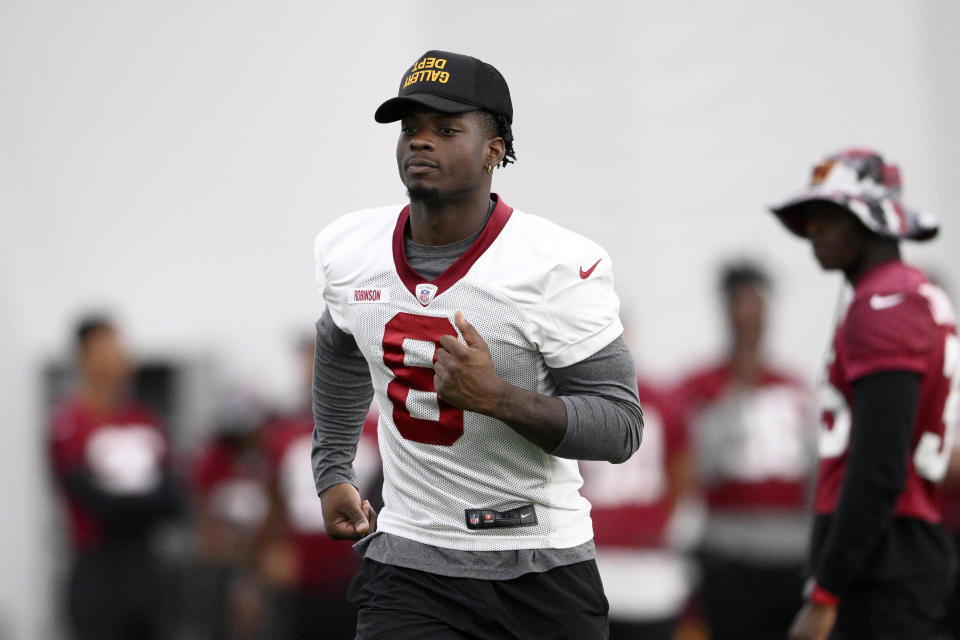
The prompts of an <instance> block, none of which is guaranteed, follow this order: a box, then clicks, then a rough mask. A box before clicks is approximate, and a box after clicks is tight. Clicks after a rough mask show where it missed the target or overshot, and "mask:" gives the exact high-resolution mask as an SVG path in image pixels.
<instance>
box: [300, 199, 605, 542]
mask: <svg viewBox="0 0 960 640" xmlns="http://www.w3.org/2000/svg"><path fill="white" fill-rule="evenodd" d="M408 219H409V208H408V207H403V206H400V205H398V206H393V207H383V208H377V209H368V210H364V211H358V212H355V213H351V214H348V215H346V216H344V217H342V218H340V219H338V220H336V221H335V222H333V223H332V224H331V225H329V226H328V227H327V228H326V229H324V230H323V231H322V232H321V233H320V234H319V235H318V236H317V240H316V246H315V256H316V261H317V279H318V282H319V283H320V289H321V291H322V294H323V298H324V300H325V302H326V304H327V308H328V310H329V312H330V315H331V317H332V318H333V321H334V322H335V323H336V325H337V326H338V327H339V328H340V329H341V330H343V331H345V332H346V333H349V334H351V335H353V337H354V338H355V340H356V342H357V345H358V347H359V349H360V351H361V352H362V353H363V355H364V357H365V358H366V360H367V363H368V364H369V366H370V373H371V377H372V381H373V388H374V393H375V399H376V402H377V405H378V407H379V410H380V422H379V426H378V430H379V440H380V452H381V458H382V460H383V471H384V487H383V498H384V507H383V510H382V511H381V513H380V514H379V517H378V520H377V525H378V529H379V530H381V531H385V532H388V533H391V534H395V535H398V536H402V537H404V538H409V539H412V540H416V541H418V542H421V543H425V544H430V545H434V546H438V547H445V548H450V549H461V550H474V551H493V550H512V549H540V548H558V549H559V548H568V547H573V546H577V545H580V544H583V543H584V542H587V541H588V540H590V539H591V537H592V535H593V531H592V525H591V522H590V515H589V512H590V504H589V503H588V502H587V500H586V499H585V498H583V497H581V496H580V493H579V488H580V485H581V484H582V480H581V478H580V474H579V471H578V469H577V462H576V461H575V460H567V459H563V458H558V457H555V456H552V455H550V454H548V453H545V452H544V451H542V450H541V449H540V448H538V447H537V446H536V445H534V444H532V443H531V442H529V441H528V440H526V439H525V438H523V437H522V436H520V435H519V434H517V433H516V432H515V431H514V430H513V429H511V428H510V427H508V426H507V425H506V424H504V423H503V422H501V421H499V420H495V419H493V418H490V417H487V416H483V415H480V414H477V413H473V412H470V411H462V410H460V409H458V408H456V407H453V406H452V405H450V404H447V403H446V402H444V401H443V400H441V399H440V398H439V397H438V395H437V393H436V390H435V388H434V384H433V377H434V371H433V363H434V358H435V354H436V350H437V348H438V347H439V339H440V337H441V336H443V335H452V336H457V337H458V338H460V339H461V340H463V338H462V336H460V334H459V332H458V331H457V329H456V328H455V327H454V324H453V318H454V314H455V313H456V312H457V311H458V310H459V311H462V312H463V314H464V317H465V318H466V319H467V321H468V322H470V323H471V324H472V325H473V326H474V327H476V329H477V331H478V332H479V333H480V335H481V336H483V338H484V340H485V341H486V342H487V345H489V347H490V352H491V355H492V357H493V364H494V367H495V369H496V372H497V374H498V375H499V376H500V377H501V378H502V379H503V380H505V381H506V382H509V383H511V384H514V385H516V386H519V387H523V388H525V389H530V390H533V391H537V392H539V393H543V394H547V395H551V394H553V393H554V392H555V387H554V384H553V382H552V380H551V378H550V376H549V374H548V369H547V368H548V367H551V368H560V367H566V366H569V365H571V364H574V363H576V362H579V361H581V360H583V359H584V358H587V357H589V356H591V355H593V354H594V353H596V352H597V351H599V350H600V349H602V348H603V347H605V346H607V345H608V344H610V343H611V342H612V341H613V340H615V339H616V338H617V337H618V336H620V335H621V333H622V332H623V327H622V326H621V324H620V319H619V316H618V311H619V300H618V298H617V296H616V294H615V293H614V290H613V272H612V270H611V264H610V257H609V256H608V255H607V253H606V252H605V251H604V250H603V249H601V248H600V247H599V246H598V245H597V244H595V243H593V242H591V241H589V240H587V239H586V238H583V237H582V236H579V235H577V234H575V233H573V232H571V231H568V230H566V229H563V228H561V227H559V226H557V225H555V224H553V223H551V222H549V221H547V220H544V219H543V218H539V217H537V216H533V215H529V214H526V213H523V212H521V211H518V210H514V209H511V208H510V207H508V206H507V205H506V204H505V203H504V202H503V201H502V200H500V199H497V205H496V207H495V208H494V211H493V213H492V214H491V216H490V219H489V221H488V223H487V225H486V227H485V228H484V231H483V232H482V233H481V235H480V236H479V238H478V239H477V240H476V241H475V242H474V243H473V245H471V246H470V248H469V249H468V250H467V251H466V252H465V253H464V254H463V255H462V256H461V257H460V258H459V259H458V260H457V261H456V262H455V263H454V264H452V265H451V266H450V267H449V268H448V269H447V270H446V271H445V272H444V273H442V274H441V275H440V276H439V277H438V278H436V279H435V280H433V281H432V282H426V281H424V280H423V278H422V277H421V276H419V275H418V274H417V273H416V272H414V271H413V270H412V269H411V268H410V266H409V264H408V263H407V260H406V256H405V252H404V244H403V238H404V232H405V229H406V226H407V222H408ZM526 504H532V505H534V509H535V513H536V521H537V524H536V525H532V526H517V527H510V528H491V529H475V528H468V526H467V520H468V516H466V511H467V510H470V509H495V510H498V511H506V510H512V509H515V508H517V507H520V506H522V505H526ZM523 517H526V516H523ZM531 519H532V518H531Z"/></svg>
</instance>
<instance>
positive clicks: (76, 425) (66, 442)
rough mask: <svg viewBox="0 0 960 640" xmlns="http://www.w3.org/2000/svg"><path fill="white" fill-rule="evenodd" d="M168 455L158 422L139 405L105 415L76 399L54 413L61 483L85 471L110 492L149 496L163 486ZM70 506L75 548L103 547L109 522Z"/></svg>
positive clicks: (53, 454) (54, 454) (54, 451)
mask: <svg viewBox="0 0 960 640" xmlns="http://www.w3.org/2000/svg"><path fill="white" fill-rule="evenodd" d="M169 451H170V447H169V442H168V439H167V434H166V431H165V430H164V429H163V427H161V425H160V423H159V421H158V420H157V419H156V418H154V416H153V415H152V414H151V413H150V412H149V411H147V410H146V409H144V408H143V407H140V406H138V405H136V404H133V403H129V404H125V405H123V406H121V407H119V408H117V409H114V410H112V411H106V412H100V411H96V410H94V409H92V408H90V407H89V406H87V405H86V404H85V403H84V402H83V401H82V400H81V399H80V398H76V397H74V398H69V399H67V400H66V401H64V402H63V403H62V404H61V405H59V406H58V407H57V409H56V410H55V412H54V417H53V422H52V425H51V429H50V458H51V463H52V467H53V472H54V475H55V476H56V478H57V480H58V481H59V482H61V483H62V481H63V479H64V478H65V477H66V475H67V474H68V473H70V472H72V471H82V472H84V473H87V474H89V476H90V479H91V481H92V482H93V483H94V484H95V485H96V487H97V488H98V489H100V490H102V491H104V492H105V493H109V494H113V495H117V496H136V495H142V494H146V493H149V492H150V491H152V490H154V489H155V488H156V487H157V486H158V485H159V483H160V482H161V481H162V477H163V473H164V471H165V467H166V466H167V464H168V461H169ZM66 503H67V512H68V517H69V521H70V522H69V523H70V537H71V541H72V542H73V545H74V547H75V548H76V549H77V550H84V549H89V548H91V547H94V546H96V545H97V544H99V543H100V542H102V541H103V539H104V537H105V535H106V531H105V526H104V523H103V522H101V521H100V520H99V519H98V518H97V516H96V515H94V514H93V513H92V512H90V511H89V510H88V509H86V508H84V506H83V505H82V504H81V503H80V502H79V501H77V500H76V499H75V498H73V497H72V496H70V495H69V494H67V496H66Z"/></svg>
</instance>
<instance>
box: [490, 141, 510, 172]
mask: <svg viewBox="0 0 960 640" xmlns="http://www.w3.org/2000/svg"><path fill="white" fill-rule="evenodd" d="M506 153H507V145H506V143H505V142H504V141H503V138H501V137H499V136H497V137H496V138H490V139H489V140H487V156H486V164H487V165H489V166H491V167H495V166H497V165H499V164H500V163H501V162H502V161H503V157H504V155H506Z"/></svg>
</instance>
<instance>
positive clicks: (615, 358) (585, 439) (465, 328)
mask: <svg viewBox="0 0 960 640" xmlns="http://www.w3.org/2000/svg"><path fill="white" fill-rule="evenodd" d="M454 324H455V325H456V327H457V329H459V330H460V333H461V334H462V335H463V338H464V340H465V342H466V344H463V343H461V342H460V341H459V340H457V339H456V338H455V337H453V336H444V337H442V338H441V339H440V344H441V348H440V349H438V350H437V361H436V364H435V365H434V369H435V374H436V375H435V377H434V383H435V385H436V389H437V392H438V393H439V395H440V396H441V397H442V398H443V399H444V400H446V401H447V402H449V403H450V404H453V405H455V406H457V407H459V408H461V409H465V410H468V411H474V412H476V413H481V414H484V415H487V416H490V417H493V418H496V419H498V420H501V421H503V422H504V423H506V424H507V425H509V426H510V427H511V428H512V429H514V430H515V431H516V432H517V433H519V434H520V435H522V436H523V437H525V438H526V439H528V440H530V442H532V443H534V444H535V445H537V446H538V447H540V448H541V449H543V450H544V451H547V452H549V453H554V454H555V455H559V456H562V457H566V458H578V459H597V460H610V461H611V462H622V461H624V460H626V459H627V458H629V457H630V455H632V454H633V452H634V451H636V449H637V447H638V446H639V445H640V434H641V429H642V425H643V422H642V414H641V411H640V403H639V400H637V389H636V375H635V371H634V366H633V359H632V358H631V357H629V351H627V350H626V347H625V345H623V346H622V348H620V346H621V344H622V343H623V339H622V338H618V340H619V343H617V345H616V346H615V347H614V348H612V349H611V348H609V347H608V348H607V349H601V350H600V352H598V353H597V354H594V356H592V357H591V358H586V359H584V361H583V362H582V363H578V364H577V365H572V366H570V367H565V368H564V371H561V370H552V371H551V373H552V374H553V375H554V378H555V380H558V387H559V388H560V391H561V393H563V392H564V391H565V388H564V387H565V384H564V382H567V385H566V386H567V387H568V389H569V387H571V386H573V385H574V384H575V381H577V380H584V381H588V382H587V384H588V386H590V388H591V393H592V394H593V395H589V396H587V395H573V396H564V397H556V396H547V395H544V394H541V393H537V392H535V391H531V390H529V389H523V388H521V387H517V386H515V385H512V384H509V383H507V382H505V381H503V380H502V379H501V378H500V377H499V376H498V375H497V373H496V371H495V370H494V366H493V360H492V358H491V356H490V350H489V348H488V347H487V344H486V342H485V341H484V340H483V337H482V336H480V334H479V333H478V332H477V330H476V329H475V328H474V327H473V325H471V324H470V323H469V322H468V321H467V320H466V319H465V318H464V317H463V314H462V313H461V312H457V314H456V317H455V319H454ZM615 342H616V341H615ZM623 354H626V357H624V355H623ZM607 369H612V370H615V371H618V375H617V376H616V379H615V380H614V382H613V383H612V384H610V385H608V386H609V387H610V389H609V393H610V396H612V397H604V395H603V394H604V386H603V385H602V384H600V383H599V382H598V381H597V379H596V376H594V375H592V374H591V371H595V370H607ZM571 370H572V371H571ZM558 371H560V373H559V374H558ZM568 389H566V390H568ZM598 429H604V430H603V431H598Z"/></svg>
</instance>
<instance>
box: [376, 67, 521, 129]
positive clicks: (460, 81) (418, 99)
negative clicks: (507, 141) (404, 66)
mask: <svg viewBox="0 0 960 640" xmlns="http://www.w3.org/2000/svg"><path fill="white" fill-rule="evenodd" d="M412 106H414V107H415V106H424V107H428V108H430V109H434V110H435V111H440V112H442V113H464V112H466V111H476V110H477V109H483V110H484V111H489V112H491V113H495V114H499V115H502V116H504V117H505V118H506V119H507V122H511V123H512V122H513V103H511V102H510V89H509V88H507V81H506V80H504V79H503V76H502V75H500V72H499V71H497V70H496V69H495V68H493V66H492V65H489V64H487V63H486V62H483V61H482V60H477V59H476V58H473V57H471V56H464V55H461V54H459V53H450V52H449V51H427V52H426V53H425V54H423V55H422V56H420V57H419V58H418V59H417V61H416V62H414V63H413V65H412V66H411V67H410V68H409V69H408V70H407V71H406V72H405V73H404V74H403V78H402V79H401V80H400V91H399V93H398V94H397V97H396V98H390V99H389V100H387V101H386V102H384V103H383V104H381V105H380V107H379V108H378V109H377V112H376V113H375V114H374V116H373V117H374V119H375V120H376V121H377V122H396V121H397V120H399V119H400V118H402V117H403V114H404V113H405V112H406V111H407V110H408V109H409V108H410V107H412Z"/></svg>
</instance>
